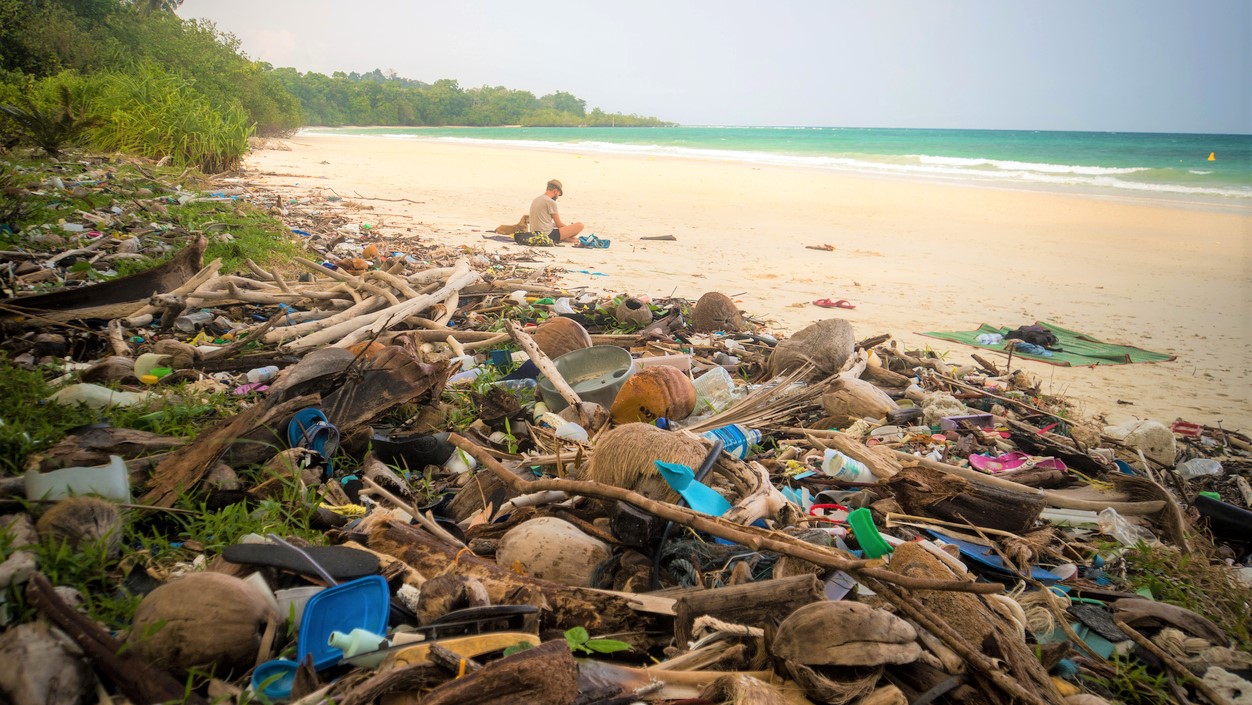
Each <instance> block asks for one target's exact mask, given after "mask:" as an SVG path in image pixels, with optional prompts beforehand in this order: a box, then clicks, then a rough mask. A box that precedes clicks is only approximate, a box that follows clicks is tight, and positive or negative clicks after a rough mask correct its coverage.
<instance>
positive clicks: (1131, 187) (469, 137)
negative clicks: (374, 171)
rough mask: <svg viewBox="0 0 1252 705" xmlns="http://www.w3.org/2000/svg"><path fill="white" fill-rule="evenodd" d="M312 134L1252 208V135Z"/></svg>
mask: <svg viewBox="0 0 1252 705" xmlns="http://www.w3.org/2000/svg"><path fill="white" fill-rule="evenodd" d="M305 134H336V135H362V136H364V135H375V136H387V137H391V138H395V139H422V140H436V141H443V142H460V143H471V144H500V145H502V146H503V145H504V144H508V145H512V146H522V147H527V148H532V149H556V150H571V149H572V150H578V151H580V152H601V153H612V154H630V155H638V156H650V157H666V156H670V157H682V158H694V159H707V160H716V161H731V162H743V163H750V164H771V165H780V166H794V167H802V168H809V169H822V170H832V171H840V172H851V173H857V174H862V175H880V176H887V177H903V178H920V179H936V180H943V181H960V182H970V183H973V184H976V185H985V186H999V187H1009V188H1022V189H1030V190H1053V191H1057V190H1059V191H1070V192H1075V191H1076V192H1080V193H1090V194H1095V195H1102V196H1108V197H1126V198H1139V199H1150V200H1166V201H1173V202H1175V203H1180V204H1193V205H1198V206H1201V207H1217V208H1219V209H1223V210H1225V209H1231V210H1235V211H1252V135H1207V134H1203V135H1202V134H1167V133H1118V132H1043V131H1040V132H1036V131H1013V130H921V129H874V128H838V127H695V126H691V127H644V128H629V127H618V128H594V127H588V128H523V127H495V128H491V127H483V128H431V127H416V128H414V127H367V128H355V127H350V128H309V129H307V130H305ZM1210 154H1212V155H1213V156H1214V159H1213V161H1209V155H1210Z"/></svg>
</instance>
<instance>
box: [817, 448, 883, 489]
mask: <svg viewBox="0 0 1252 705" xmlns="http://www.w3.org/2000/svg"><path fill="white" fill-rule="evenodd" d="M822 472H824V473H826V474H827V475H830V476H831V477H833V478H836V479H839V480H843V481H845V482H877V481H878V478H876V477H874V473H872V472H870V469H869V468H868V467H866V466H865V463H862V462H860V461H859V460H853V459H852V458H849V457H848V456H846V455H844V454H843V453H840V452H839V451H837V450H835V449H834V448H827V449H826V454H825V457H824V458H823V459H822Z"/></svg>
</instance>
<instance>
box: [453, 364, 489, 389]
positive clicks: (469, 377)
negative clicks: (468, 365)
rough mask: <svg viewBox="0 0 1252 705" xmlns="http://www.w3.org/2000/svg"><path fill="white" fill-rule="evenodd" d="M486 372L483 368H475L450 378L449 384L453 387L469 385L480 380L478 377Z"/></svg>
mask: <svg viewBox="0 0 1252 705" xmlns="http://www.w3.org/2000/svg"><path fill="white" fill-rule="evenodd" d="M484 371H485V370H483V368H481V367H475V368H474V369H472V370H466V371H465V372H458V373H456V374H454V375H452V376H451V377H449V378H448V384H452V385H456V384H469V383H470V382H473V381H474V380H476V379H478V377H479V376H480V375H482V373H483V372H484Z"/></svg>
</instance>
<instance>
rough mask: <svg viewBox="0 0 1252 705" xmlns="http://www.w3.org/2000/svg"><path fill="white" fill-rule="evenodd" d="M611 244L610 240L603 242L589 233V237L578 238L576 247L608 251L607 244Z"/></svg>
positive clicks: (603, 240)
mask: <svg viewBox="0 0 1252 705" xmlns="http://www.w3.org/2000/svg"><path fill="white" fill-rule="evenodd" d="M611 242H612V240H605V239H603V238H600V237H597V236H596V234H595V233H591V234H590V235H580V236H579V237H578V247H590V248H592V249H595V250H607V249H609V243H611Z"/></svg>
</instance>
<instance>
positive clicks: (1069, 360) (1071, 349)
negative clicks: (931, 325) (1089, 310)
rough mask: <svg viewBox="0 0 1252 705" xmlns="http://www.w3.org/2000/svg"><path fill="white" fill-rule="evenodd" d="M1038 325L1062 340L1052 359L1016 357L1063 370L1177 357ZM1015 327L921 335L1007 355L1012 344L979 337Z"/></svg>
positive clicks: (1020, 354)
mask: <svg viewBox="0 0 1252 705" xmlns="http://www.w3.org/2000/svg"><path fill="white" fill-rule="evenodd" d="M1037 325H1041V326H1043V327H1045V328H1047V329H1048V330H1050V331H1052V334H1053V335H1055V336H1056V339H1057V340H1058V341H1059V342H1058V343H1057V344H1056V345H1054V346H1053V347H1054V348H1060V350H1053V352H1052V357H1043V356H1042V355H1028V354H1026V353H1023V352H1018V351H1016V350H1015V351H1013V356H1014V357H1024V358H1027V359H1029V360H1038V361H1039V362H1046V363H1048V364H1050V365H1060V366H1062V367H1073V366H1075V365H1129V364H1130V363H1132V362H1163V361H1167V360H1173V359H1174V358H1175V357H1176V356H1175V355H1166V354H1164V353H1158V352H1152V351H1151V350H1144V349H1143V348H1136V347H1133V346H1130V345H1115V344H1113V343H1102V342H1100V341H1098V340H1096V339H1095V338H1092V337H1091V336H1089V335H1086V334H1083V333H1078V332H1075V331H1072V330H1066V329H1064V328H1062V327H1060V326H1058V325H1054V324H1052V323H1045V322H1044V321H1038V322H1037ZM1011 330H1014V329H1013V328H997V327H996V326H992V325H987V324H986V323H984V324H982V325H981V326H980V327H979V328H978V330H973V331H969V332H964V331H954V332H945V331H938V332H934V333H918V335H925V336H929V337H931V338H939V339H940V340H951V341H953V342H956V343H965V344H966V345H972V346H974V347H976V348H982V349H984V350H997V351H1001V352H1007V346H1008V344H1009V343H1010V342H1011V341H1008V340H1006V341H1004V342H1003V343H997V344H995V345H982V344H980V343H978V341H977V340H976V338H977V337H978V336H980V335H982V334H984V333H999V334H1000V335H1005V334H1007V333H1008V332H1009V331H1011Z"/></svg>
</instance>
